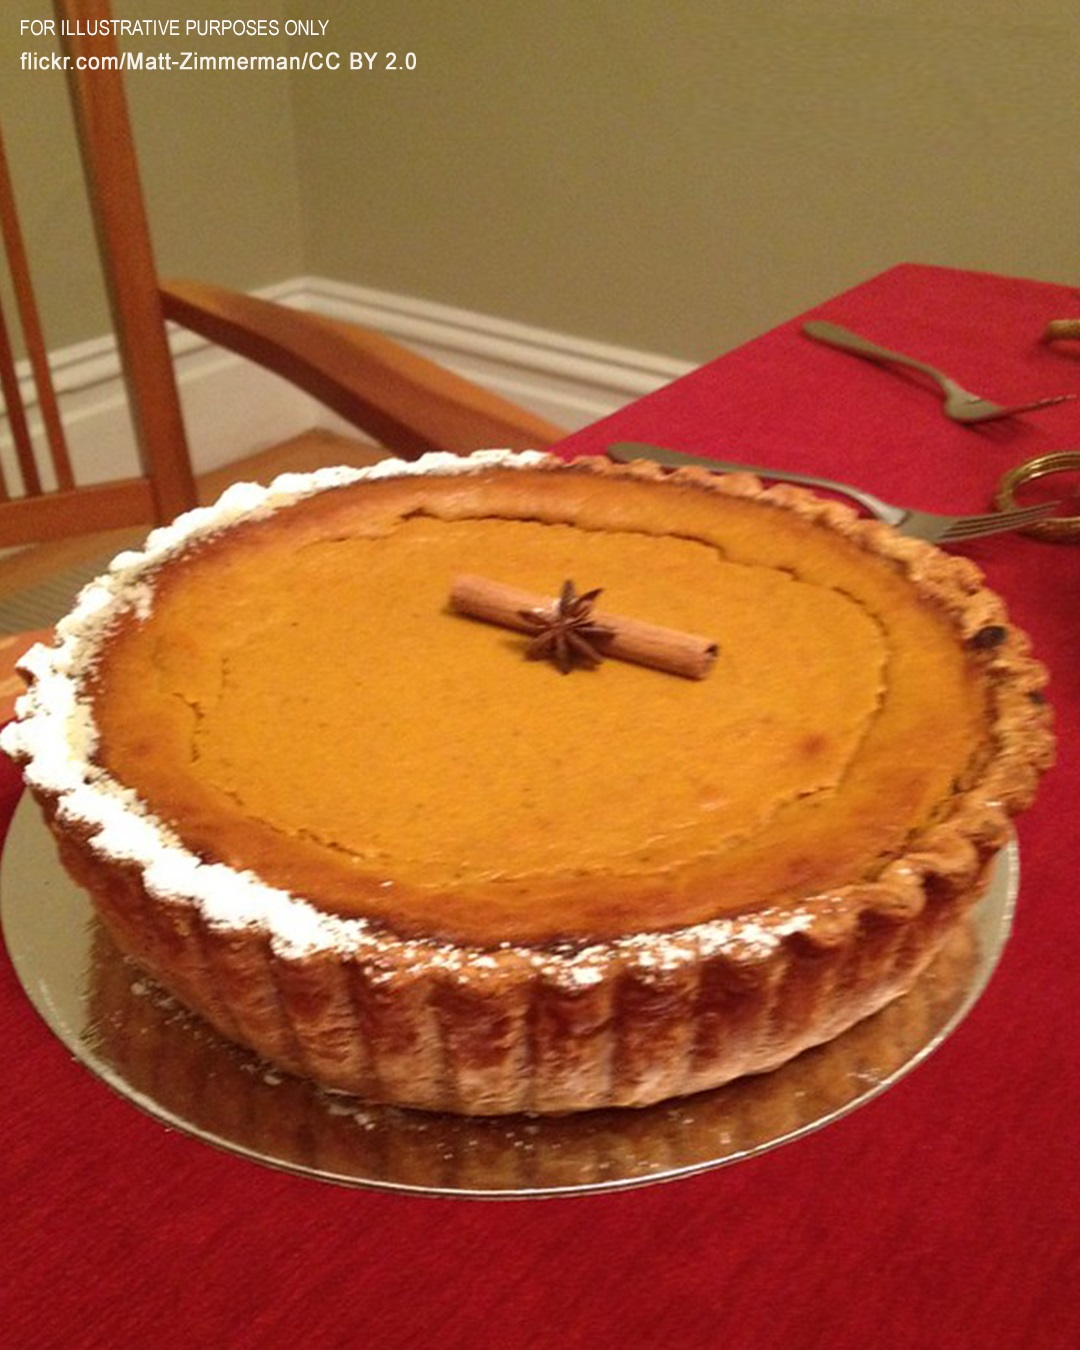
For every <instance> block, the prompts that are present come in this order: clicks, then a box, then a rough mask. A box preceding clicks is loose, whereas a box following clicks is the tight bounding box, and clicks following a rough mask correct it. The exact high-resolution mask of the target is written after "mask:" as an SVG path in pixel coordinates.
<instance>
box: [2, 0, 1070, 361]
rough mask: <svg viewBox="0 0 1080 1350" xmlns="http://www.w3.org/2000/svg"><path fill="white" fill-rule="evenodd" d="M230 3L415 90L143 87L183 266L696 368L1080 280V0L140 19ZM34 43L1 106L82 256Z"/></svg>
mask: <svg viewBox="0 0 1080 1350" xmlns="http://www.w3.org/2000/svg"><path fill="white" fill-rule="evenodd" d="M17 9H18V11H19V17H21V16H22V15H23V14H24V13H25V14H26V15H30V14H33V13H35V12H38V13H42V14H48V13H49V9H48V6H47V5H46V4H44V3H41V2H40V0H20V3H19V5H18V6H17ZM226 11H228V14H229V15H230V16H249V15H250V16H278V17H281V16H286V17H293V18H311V17H316V18H319V19H326V20H328V23H329V28H328V32H327V35H326V37H325V38H324V39H321V40H302V41H295V42H293V44H292V45H291V46H288V45H287V44H286V43H285V42H284V40H282V42H281V44H280V50H291V51H302V50H304V49H305V48H313V49H315V48H318V49H324V50H337V51H340V52H341V53H342V55H343V57H344V58H345V59H346V61H347V53H348V52H349V51H350V50H358V51H359V50H367V51H377V52H380V53H382V54H385V53H386V52H387V51H389V50H393V51H396V52H398V53H399V59H400V58H401V57H402V56H403V55H404V53H406V52H409V51H412V52H415V54H416V69H415V70H413V71H406V70H400V71H397V72H389V71H386V70H385V69H382V68H381V67H382V65H383V63H384V59H385V58H384V56H383V57H381V58H380V62H379V63H378V65H377V68H376V70H375V71H369V72H367V73H364V74H359V73H353V72H350V71H348V70H347V69H346V70H342V71H340V72H338V73H336V74H332V73H329V72H326V71H321V72H308V73H304V74H295V75H291V76H289V75H268V74H266V73H258V74H251V75H248V76H242V75H239V74H236V73H233V74H207V75H197V76H191V75H180V74H153V75H151V74H144V75H141V76H137V77H133V78H132V79H131V92H132V100H133V104H134V107H135V113H136V119H137V125H138V132H139V140H140V148H141V151H142V154H143V160H144V164H145V170H146V177H147V184H148V191H149V196H150V201H151V210H152V215H153V220H154V224H155V229H156V232H157V237H158V248H159V254H160V258H161V262H162V265H163V267H164V268H165V269H166V270H169V271H172V272H177V271H189V272H190V271H198V272H201V273H203V274H204V275H210V276H214V277H216V278H218V279H221V280H225V281H228V282H231V283H233V284H237V285H242V286H255V285H261V284H266V283H269V282H272V281H274V280H277V279H281V278H283V277H285V276H289V275H294V274H296V273H298V272H302V271H308V272H311V273H314V274H318V275H324V276H329V277H332V278H335V279H339V280H343V281H347V282H355V283H358V284H362V285H368V286H374V287H379V288H383V289H386V290H391V291H399V292H403V293H406V294H411V295H416V296H421V297H423V298H426V299H431V300H437V301H442V302H445V303H449V304H453V305H460V306H463V307H465V308H472V309H476V310H480V311H483V312H486V313H490V314H494V315H498V316H501V317H504V318H508V319H514V320H519V321H522V322H526V323H535V324H538V325H541V326H543V327H547V328H553V329H557V330H562V331H565V332H567V333H572V334H575V335H579V336H583V337H592V338H596V339H599V340H602V341H608V342H612V343H617V344H626V345H629V346H633V347H637V348H640V349H643V350H648V351H655V352H659V353H663V354H666V355H670V356H676V357H683V358H689V359H695V358H704V357H706V356H708V355H710V354H713V353H715V352H717V351H720V350H723V349H726V348H728V347H730V346H733V345H735V344H736V343H738V342H739V341H742V340H743V339H745V338H747V337H750V336H752V335H753V334H754V333H756V332H759V331H761V330H762V329H764V328H766V327H768V326H770V325H771V324H773V323H775V322H778V321H780V320H781V319H783V318H785V317H787V316H788V315H790V314H792V313H795V312H797V311H798V310H800V309H801V308H804V307H806V306H808V305H811V304H813V303H815V302H817V301H818V300H820V299H822V298H824V297H826V296H828V295H830V294H832V293H835V292H836V291H838V290H840V289H842V288H844V287H846V286H849V285H853V284H855V283H857V282H858V281H859V280H861V279H862V278H864V277H866V276H868V275H871V274H872V273H874V272H876V271H879V270H881V269H882V268H884V267H888V266H889V265H891V264H893V263H895V262H898V261H903V260H921V261H927V262H934V263H940V264H945V265H951V266H958V267H970V268H977V269H986V270H996V271H1003V272H1009V273H1015V274H1019V275H1027V276H1031V277H1041V278H1045V279H1049V280H1058V281H1064V282H1069V281H1076V282H1077V283H1078V284H1080V263H1078V250H1077V238H1078V231H1077V225H1076V222H1077V220H1078V218H1080V211H1078V204H1080V173H1078V172H1077V169H1078V164H1077V159H1078V150H1077V147H1078V145H1080V134H1078V132H1080V127H1078V124H1077V123H1078V114H1077V108H1078V107H1080V101H1078V98H1077V94H1078V87H1077V86H1078V83H1080V16H1078V14H1077V11H1076V7H1075V4H1074V0H1028V3H1026V4H1025V5H1024V6H1022V7H1021V6H1018V5H1017V4H1016V3H1015V0H950V3H949V4H947V5H942V4H940V3H938V0H778V2H777V3H768V4H761V3H758V4H754V3H753V2H752V0H751V2H750V3H747V0H709V2H706V0H698V2H697V3H693V4H689V3H679V0H597V2H595V3H583V2H582V0H549V3H541V2H540V0H537V3H533V4H531V5H518V4H510V3H503V4H497V5H496V4H487V5H474V6H463V5H458V4H452V3H449V0H413V2H412V3H410V4H404V3H402V0H365V3H364V4H362V5H358V4H356V3H355V2H354V0H265V2H264V3H260V2H259V0H230V4H229V5H228V6H221V5H220V4H217V3H212V2H210V0H185V4H184V5H172V4H165V3H161V4H159V3H154V4H153V5H146V4H140V3H130V0H122V2H121V0H117V4H116V12H117V13H118V14H120V15H125V14H126V15H129V16H131V17H137V16H140V15H144V14H146V13H148V12H153V13H155V14H168V15H173V14H176V15H182V16H185V17H186V16H187V15H189V14H192V15H221V14H223V13H225V12H226ZM15 29H16V25H15V23H14V21H13V19H12V18H11V17H9V16H6V17H5V18H4V20H3V21H2V24H0V59H2V60H3V64H4V67H5V69H4V72H3V85H4V89H3V94H2V98H3V112H4V115H5V117H10V114H11V107H10V103H11V99H12V95H13V93H14V95H15V102H16V117H17V121H18V122H19V123H20V125H21V129H22V131H23V132H24V133H25V134H27V135H28V136H29V139H30V142H31V146H32V145H33V142H34V139H35V136H36V137H37V138H38V148H37V150H36V151H34V150H33V149H32V148H31V150H30V151H29V154H30V155H31V157H33V156H34V155H36V156H37V159H38V161H39V163H38V180H39V182H38V187H37V189H36V191H35V196H34V199H33V203H32V206H33V229H34V231H35V234H36V236H37V239H38V242H39V243H40V246H41V248H42V252H43V254H44V255H45V257H46V258H48V257H50V256H52V257H53V258H56V257H58V256H59V257H60V258H61V259H62V258H64V257H67V256H69V255H71V253H72V251H73V248H74V245H73V243H72V241H71V239H70V238H69V234H70V232H71V231H72V230H73V227H72V226H70V225H69V223H68V221H67V218H66V213H65V210H64V209H63V202H64V198H65V194H66V192H67V191H68V190H69V189H68V186H67V183H68V173H69V170H68V168H67V167H66V165H65V163H64V162H63V161H61V162H59V163H57V162H53V161H52V160H51V158H50V157H49V156H48V154H47V150H46V142H47V140H48V137H49V136H50V134H51V133H50V130H49V127H50V124H51V119H52V111H51V109H52V103H53V102H54V101H55V99H56V98H57V96H58V94H59V81H58V79H57V78H56V77H51V78H46V77H42V76H37V77H36V80H37V83H35V84H34V85H33V90H34V92H33V97H32V101H31V99H30V97H29V96H27V98H26V99H25V100H24V99H23V91H24V90H27V89H29V88H30V87H31V85H30V78H31V77H24V76H22V75H21V74H20V73H19V72H18V71H17V70H16V69H15V68H14V63H15V62H16V60H17V51H18V49H19V47H20V45H22V44H21V43H20V39H19V38H18V35H17V32H15V31H14V30H15ZM142 45H143V46H144V49H147V50H149V48H150V44H147V43H145V42H144V43H143V44H142ZM174 45H175V44H174ZM181 45H190V44H181ZM248 45H249V44H243V43H237V42H236V41H233V42H231V43H228V42H226V43H222V42H220V41H219V42H217V43H216V44H215V43H214V42H213V41H212V40H200V41H199V43H198V46H199V48H200V50H203V51H208V52H209V51H237V50H241V49H244V48H246V47H247V46H248ZM250 45H251V46H252V48H253V49H257V50H260V51H268V50H272V49H274V50H277V49H278V48H274V47H273V44H272V42H268V41H267V40H262V41H261V42H260V43H259V44H257V48H256V45H255V44H250ZM39 100H41V101H40V102H39ZM65 293H66V297H67V303H68V308H69V309H70V311H71V312H70V314H69V320H70V324H71V326H72V327H73V328H74V329H79V328H80V326H81V327H82V328H84V329H85V330H86V331H87V332H94V331H98V330H97V329H95V328H94V327H93V323H94V320H93V319H92V318H86V317H85V315H84V300H83V295H82V293H81V291H79V290H78V289H76V288H72V287H71V285H70V283H69V284H68V285H67V287H66V292H65Z"/></svg>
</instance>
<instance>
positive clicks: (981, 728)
mask: <svg viewBox="0 0 1080 1350" xmlns="http://www.w3.org/2000/svg"><path fill="white" fill-rule="evenodd" d="M537 477H538V479H539V482H540V483H541V484H543V483H545V481H546V479H545V478H544V476H542V475H538V476H537ZM635 486H636V485H635ZM639 490H640V489H639ZM526 491H527V492H528V494H529V498H530V499H531V498H532V497H533V494H534V492H535V491H536V489H535V488H534V487H532V486H531V485H530V487H529V488H527V489H526ZM400 495H401V494H400V489H399V488H397V487H396V486H393V487H389V488H386V489H384V490H383V491H381V492H380V491H379V490H378V488H373V487H367V488H365V489H363V490H362V491H358V492H356V493H355V494H354V496H355V500H354V501H353V502H352V503H350V504H349V506H347V507H344V508H343V509H342V511H341V513H340V514H341V519H340V520H338V521H335V522H334V524H333V527H332V528H330V529H325V530H323V531H322V532H321V533H320V534H319V535H318V536H317V537H314V538H311V537H307V534H306V530H305V518H304V513H303V512H302V511H297V512H295V513H294V519H293V520H291V521H289V522H288V525H286V526H285V527H284V528H282V526H283V525H284V522H281V521H275V522H274V528H273V529H268V528H267V527H266V526H260V525H255V526H252V527H250V528H249V529H248V530H247V531H244V530H242V529H238V530H234V531H233V532H231V533H230V535H228V536H226V537H224V538H223V539H222V540H220V541H217V542H212V543H211V544H209V545H208V546H206V547H205V549H204V551H203V553H202V555H201V556H199V557H193V558H190V559H188V560H186V561H185V563H184V565H183V566H182V567H181V568H179V569H178V570H177V576H176V578H175V579H173V578H172V577H170V576H169V575H167V574H166V575H165V576H163V578H162V579H161V581H160V582H159V586H158V594H157V598H156V600H155V604H154V608H153V612H152V614H151V615H150V616H149V618H147V619H146V620H145V621H140V622H138V623H131V624H130V625H129V628H128V630H127V631H125V632H124V634H123V635H122V637H121V638H119V639H117V640H114V641H113V642H112V644H111V645H110V649H109V651H108V653H107V655H106V657H105V660H104V661H103V663H102V665H101V667H100V672H99V683H100V688H101V689H102V690H103V691H104V693H103V694H102V695H100V696H99V697H98V698H97V700H96V703H95V716H96V720H97V722H98V725H99V727H100V731H101V747H102V748H101V759H102V762H103V763H104V765H105V767H107V768H108V770H109V771H110V773H112V774H113V775H115V776H116V777H117V778H118V779H119V780H120V781H122V782H124V783H126V784H128V785H129V786H130V787H132V788H134V790H135V791H136V792H137V793H138V794H139V796H140V797H141V798H142V799H143V800H145V801H146V802H147V803H148V804H149V805H150V807H151V809H152V811H153V812H154V814H155V815H156V816H158V817H159V818H161V819H163V820H165V821H167V822H170V823H172V824H174V825H175V826H176V828H177V829H178V830H179V832H180V833H181V835H182V837H183V838H184V841H185V842H186V843H187V844H188V845H189V846H190V847H193V848H194V849H195V850H196V851H197V852H198V853H199V854H200V855H201V856H208V857H212V858H214V859H216V860H220V861H225V862H228V863H229V864H230V865H231V866H233V867H235V868H238V869H241V870H247V869H254V870H256V871H257V872H258V874H259V876H261V877H262V878H263V879H264V880H266V881H269V882H270V883H271V884H273V885H277V886H281V887H283V888H284V889H286V890H289V891H294V892H297V893H300V894H315V895H318V896H319V897H320V901H321V903H322V904H324V905H326V906H327V907H329V908H331V909H333V910H334V911H336V912H337V913H339V914H341V915H344V916H357V915H360V916H365V917H368V918H374V919H377V920H379V921H380V922H383V923H385V924H386V925H388V926H389V927H390V928H391V929H393V930H394V931H396V932H399V933H404V934H417V933H424V934H434V935H437V936H439V937H444V938H451V939H453V940H456V941H468V942H478V943H481V944H483V943H491V942H501V941H507V940H511V941H521V940H527V941H543V940H546V939H551V938H573V939H593V938H597V937H610V936H615V935H618V934H619V933H621V932H625V931H626V929H627V926H628V925H629V924H632V925H633V927H634V928H637V929H650V928H673V927H679V926H682V925H685V924H688V923H693V922H696V921H699V920H701V919H705V918H709V917H713V916H715V915H717V914H725V913H732V912H744V911H746V910H748V909H751V908H758V907H762V906H770V905H775V904H782V903H790V902H791V901H792V900H793V899H795V898H798V897H799V896H801V895H805V894H806V893H807V892H808V890H811V891H812V890H816V889H821V888H825V887H829V886H836V885H838V884H842V883H844V882H847V881H850V880H851V879H852V878H853V877H855V878H869V877H872V876H874V875H875V874H876V873H877V872H878V871H879V870H880V868H881V866H882V863H883V861H885V860H887V859H890V858H893V857H895V856H896V855H897V854H898V853H899V852H901V851H902V850H903V848H904V846H905V843H906V840H907V838H908V836H909V834H910V833H911V832H912V831H913V830H915V829H918V828H919V827H921V826H924V825H925V824H927V822H928V821H930V820H931V819H932V818H933V816H934V814H935V813H936V812H938V811H940V810H941V809H942V805H943V803H945V802H947V800H948V798H949V795H950V793H951V792H952V790H953V786H954V784H956V783H957V782H958V781H962V780H963V778H964V777H965V775H967V774H968V772H969V768H970V762H971V759H972V756H973V755H974V754H975V753H976V750H977V748H978V747H979V746H980V745H981V744H982V743H983V741H984V739H985V734H986V724H987V709H986V693H985V690H984V689H983V688H982V687H981V684H980V682H979V681H977V680H973V679H972V670H971V665H972V663H971V661H970V659H969V658H968V657H967V656H966V655H965V654H964V652H963V649H962V647H961V646H960V645H959V644H958V643H957V642H956V640H955V636H954V634H953V632H952V631H951V628H950V626H949V624H948V623H947V622H946V620H945V618H944V616H943V615H941V614H939V613H936V612H934V611H933V610H932V609H930V608H928V607H927V606H925V605H912V604H908V605H905V606H902V607H899V608H897V606H896V604H895V601H896V598H897V587H896V579H895V577H894V576H893V575H892V574H891V572H890V571H889V569H888V567H887V565H885V564H883V563H875V561H874V560H872V559H871V560H866V559H859V563H860V565H859V567H858V568H857V569H854V570H852V569H851V567H850V565H849V566H848V567H847V568H845V567H844V565H843V564H844V559H843V558H842V557H837V556H834V552H835V550H834V549H833V548H832V547H831V544H832V542H833V541H832V540H831V539H830V537H829V536H825V538H824V541H823V544H822V546H819V547H818V548H817V550H816V551H813V550H810V549H809V541H808V540H803V539H800V538H799V535H800V534H801V533H804V531H802V530H801V529H800V525H801V522H799V520H798V519H797V518H794V517H789V516H788V514H787V513H784V512H775V513H770V515H773V514H775V516H776V517H777V519H776V521H775V523H774V522H773V521H770V522H769V523H770V525H771V526H774V528H775V530H776V532H777V533H778V534H779V535H780V536H781V540H780V547H779V549H778V550H777V551H778V552H779V554H780V557H779V560H778V561H772V560H770V559H769V558H767V557H766V558H761V557H759V556H757V555H756V553H755V550H754V549H753V548H748V547H745V546H743V545H741V544H740V539H739V525H740V522H741V517H742V516H744V515H745V514H746V512H747V511H748V509H749V510H752V511H755V512H756V514H760V507H758V508H753V507H748V505H747V503H745V502H741V501H739V500H738V499H734V498H733V499H728V500H725V499H721V507H722V509H719V510H716V509H714V510H711V511H710V512H709V513H708V520H707V521H706V522H705V524H706V526H707V528H701V527H700V525H698V526H697V527H696V528H695V525H694V521H693V519H692V514H693V513H692V512H691V513H690V518H688V519H687V520H686V521H685V522H682V523H681V525H677V524H673V522H672V521H671V520H670V519H668V518H666V517H665V518H660V519H656V518H655V517H653V516H652V515H649V516H644V515H643V516H642V518H641V519H634V518H627V519H626V520H625V522H620V521H614V522H612V521H609V520H604V518H603V516H601V517H600V518H599V520H598V522H597V524H593V523H591V522H589V521H586V522H585V523H570V522H560V521H558V520H552V519H538V518H536V512H535V510H534V511H533V512H532V513H531V514H530V515H529V516H528V517H526V518H523V519H519V518H515V517H514V516H513V515H511V514H510V512H509V511H508V510H505V509H504V511H503V512H501V513H500V512H499V511H498V502H497V501H496V502H495V503H494V504H492V503H489V502H488V501H486V500H485V496H486V494H485V493H482V492H481V493H477V494H475V495H476V500H475V501H474V502H473V501H469V502H465V503H463V502H462V501H461V500H460V499H461V496H462V493H461V490H460V487H458V488H457V490H456V491H454V492H450V493H447V496H448V497H449V499H450V500H449V501H448V502H445V503H444V502H442V501H440V500H439V494H438V493H429V494H427V495H426V500H425V502H424V504H423V506H422V508H421V509H419V510H417V509H415V503H414V502H413V501H411V500H410V497H411V494H406V499H405V500H404V501H402V502H399V503H397V504H396V505H393V504H392V503H391V509H390V510H387V511H385V512H384V511H383V510H382V509H381V507H382V503H381V502H380V501H379V500H378V499H379V498H380V497H390V498H394V497H398V496H400ZM540 495H541V496H542V493H541V494H540ZM571 500H572V502H574V504H575V508H576V507H577V506H579V505H580V503H579V502H577V501H576V499H571ZM692 505H694V503H691V506H692ZM623 509H624V511H625V510H626V509H627V508H626V505H625V504H624V506H623ZM729 518H730V519H729ZM686 530H689V531H690V532H684V531H686ZM785 535H787V536H789V537H787V538H783V536H785ZM811 537H812V536H811ZM792 560H794V561H792ZM463 572H468V573H481V574H488V575H494V576H497V577H498V578H499V579H500V580H504V581H507V582H511V583H514V584H517V585H520V586H522V587H523V588H526V589H529V590H531V591H534V592H536V593H539V594H552V593H553V592H554V591H555V590H557V588H558V586H559V584H560V583H561V581H562V580H563V579H564V578H565V577H572V578H574V579H575V580H577V581H578V582H579V583H580V584H581V585H582V586H584V585H585V584H588V586H590V587H592V586H594V585H599V586H602V587H603V589H604V604H605V607H606V608H608V609H612V610H617V611H618V612H620V613H626V614H631V615H635V616H637V617H642V618H648V619H651V620H654V621H656V622H661V623H664V624H666V625H668V626H674V627H678V628H683V629H686V630H689V631H692V632H700V633H703V634H708V635H710V636H713V637H715V640H716V641H717V643H718V645H719V657H718V660H717V662H716V665H715V667H714V668H713V670H712V672H711V673H710V674H709V676H708V677H707V678H706V679H703V680H699V681H698V680H686V679H680V678H678V677H673V676H670V675H667V674H665V673H662V672H657V671H655V670H649V669H646V668H644V667H640V666H635V665H631V664H629V663H627V662H622V661H614V660H609V661H605V662H604V663H603V664H602V665H601V666H600V667H599V668H598V669H596V670H595V671H575V672H573V673H571V674H570V675H569V676H567V675H563V674H561V673H559V672H558V671H557V670H556V669H555V668H554V667H553V666H551V665H550V664H547V663H543V662H536V661H529V660H525V659H524V657H523V653H524V647H525V640H524V639H523V638H522V637H520V636H519V635H517V634H514V633H510V632H508V631H505V630H501V629H496V628H492V627H489V626H487V625H483V624H479V623H477V622H475V621H473V620H470V619H468V618H464V617H462V616H460V615H458V614H455V613H453V612H451V611H450V609H449V608H448V605H447V596H448V593H449V589H450V584H451V582H452V580H453V578H454V576H455V575H456V574H459V573H463ZM210 614H212V615H213V616H214V618H213V622H212V624H208V623H207V622H206V621H205V619H204V616H206V615H210ZM826 841H827V842H826Z"/></svg>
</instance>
